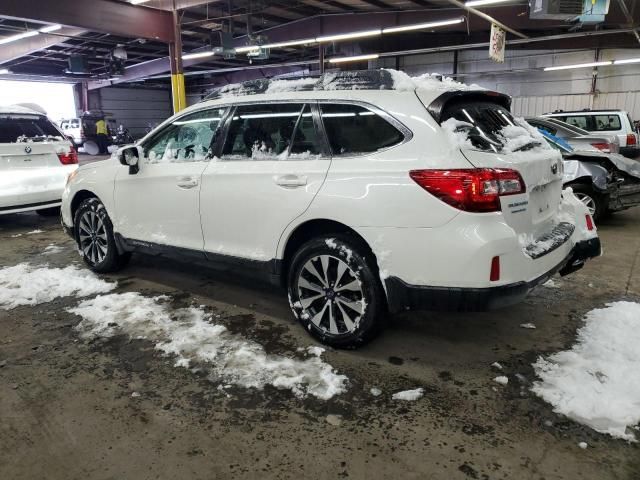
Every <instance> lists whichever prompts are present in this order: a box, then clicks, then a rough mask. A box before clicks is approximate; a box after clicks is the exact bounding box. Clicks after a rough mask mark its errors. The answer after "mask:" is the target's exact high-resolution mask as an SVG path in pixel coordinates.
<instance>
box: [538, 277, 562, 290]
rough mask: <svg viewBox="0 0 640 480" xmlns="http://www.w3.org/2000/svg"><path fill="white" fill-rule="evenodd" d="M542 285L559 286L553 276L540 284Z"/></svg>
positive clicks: (547, 286) (548, 286)
mask: <svg viewBox="0 0 640 480" xmlns="http://www.w3.org/2000/svg"><path fill="white" fill-rule="evenodd" d="M542 286H543V287H546V288H560V284H559V283H556V282H555V281H554V280H553V278H550V279H549V280H547V281H546V282H544V283H543V284H542Z"/></svg>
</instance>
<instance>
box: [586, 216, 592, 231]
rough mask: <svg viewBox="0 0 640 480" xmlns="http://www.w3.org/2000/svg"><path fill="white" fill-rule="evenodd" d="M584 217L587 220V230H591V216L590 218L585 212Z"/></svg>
mask: <svg viewBox="0 0 640 480" xmlns="http://www.w3.org/2000/svg"><path fill="white" fill-rule="evenodd" d="M585 219H586V221H587V230H589V231H591V230H593V218H591V215H589V214H586V215H585Z"/></svg>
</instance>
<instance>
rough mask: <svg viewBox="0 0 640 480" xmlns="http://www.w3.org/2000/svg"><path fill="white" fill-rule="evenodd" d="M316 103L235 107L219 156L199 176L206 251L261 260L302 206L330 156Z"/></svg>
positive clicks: (319, 180)
mask: <svg viewBox="0 0 640 480" xmlns="http://www.w3.org/2000/svg"><path fill="white" fill-rule="evenodd" d="M318 132H319V129H318V116H317V112H316V106H315V104H306V105H305V104H303V103H279V104H278V103H275V104H274V103H270V104H252V105H242V106H239V107H236V110H235V111H234V112H233V114H232V117H231V118H230V120H229V127H228V133H227V136H226V139H225V141H224V145H223V148H222V153H221V158H220V160H219V161H216V162H211V163H209V165H208V166H207V168H206V170H205V172H204V174H203V176H202V193H201V213H202V230H203V233H204V239H205V251H207V252H210V253H213V254H220V255H226V256H233V257H240V258H244V259H250V260H257V261H268V260H271V259H273V258H275V256H276V249H277V245H278V240H279V239H280V236H281V234H282V232H283V231H284V230H285V228H286V227H287V225H289V223H291V222H292V221H293V220H294V219H295V218H296V217H298V216H300V215H301V214H302V213H304V211H305V210H306V209H307V208H308V207H309V205H310V204H311V201H312V200H313V198H314V196H315V195H316V194H317V193H318V191H319V190H320V187H321V186H322V184H323V182H324V179H325V177H326V175H327V171H328V170H329V165H330V164H331V157H330V156H329V155H328V154H327V151H326V147H325V145H324V142H323V141H322V140H321V137H320V135H319V133H318Z"/></svg>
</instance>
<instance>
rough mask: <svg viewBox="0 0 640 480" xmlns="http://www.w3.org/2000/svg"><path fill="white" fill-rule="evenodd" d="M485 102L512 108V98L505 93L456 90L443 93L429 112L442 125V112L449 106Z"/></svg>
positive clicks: (429, 108) (432, 104) (430, 105)
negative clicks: (465, 102)
mask: <svg viewBox="0 0 640 480" xmlns="http://www.w3.org/2000/svg"><path fill="white" fill-rule="evenodd" d="M474 100H475V101H478V100H479V101H485V102H487V101H488V102H492V103H497V104H499V105H502V106H503V107H504V108H506V109H507V110H509V109H510V108H511V97H510V96H509V95H505V94H504V93H498V92H493V91H491V90H471V91H469V90H455V91H450V92H446V93H443V94H442V95H440V96H439V97H438V98H436V99H435V100H434V101H433V102H431V103H430V104H429V106H428V107H427V110H428V112H429V113H430V114H431V116H432V117H433V118H434V119H435V121H436V122H438V123H440V121H441V119H442V112H444V109H445V108H446V107H447V105H448V104H450V103H453V102H456V103H457V102H459V101H474Z"/></svg>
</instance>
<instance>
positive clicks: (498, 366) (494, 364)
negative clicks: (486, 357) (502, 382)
mask: <svg viewBox="0 0 640 480" xmlns="http://www.w3.org/2000/svg"><path fill="white" fill-rule="evenodd" d="M491 366H492V367H493V368H496V369H498V370H502V365H501V364H499V363H498V362H493V363H492V364H491Z"/></svg>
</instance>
